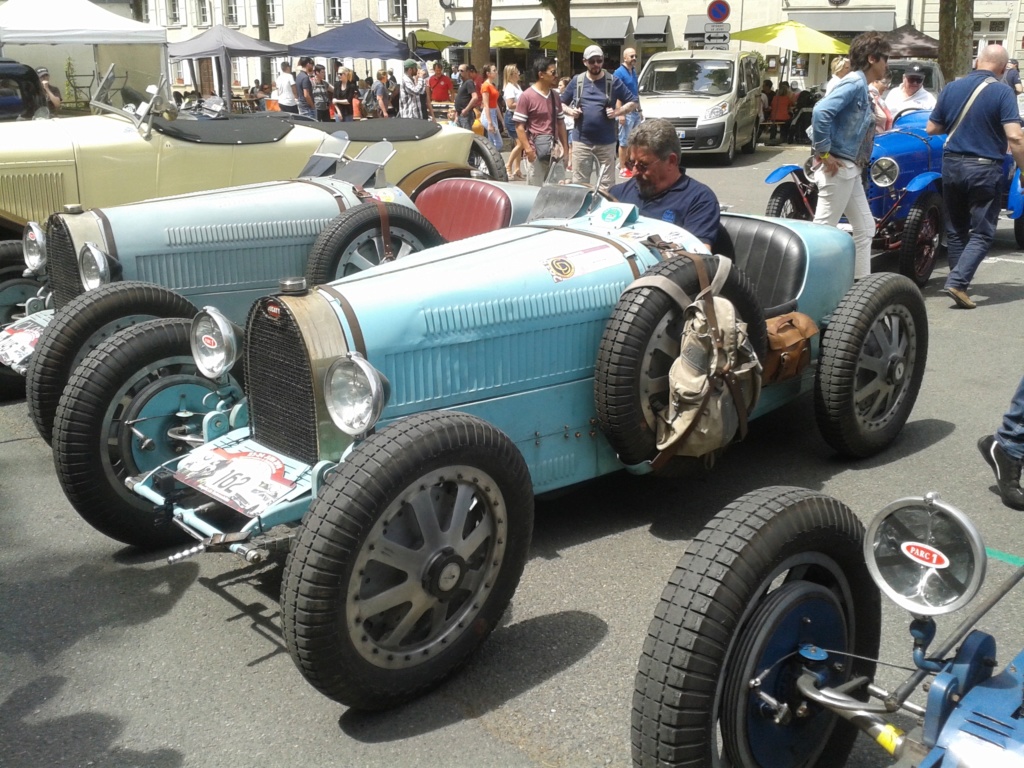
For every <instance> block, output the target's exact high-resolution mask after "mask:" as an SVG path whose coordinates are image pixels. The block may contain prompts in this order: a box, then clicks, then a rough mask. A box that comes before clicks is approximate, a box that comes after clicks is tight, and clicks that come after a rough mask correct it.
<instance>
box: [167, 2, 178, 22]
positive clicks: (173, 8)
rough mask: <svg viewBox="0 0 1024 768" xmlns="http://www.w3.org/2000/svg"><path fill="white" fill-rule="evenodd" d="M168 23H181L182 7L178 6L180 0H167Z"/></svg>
mask: <svg viewBox="0 0 1024 768" xmlns="http://www.w3.org/2000/svg"><path fill="white" fill-rule="evenodd" d="M167 23H168V24H172V25H173V24H181V9H180V8H178V0H167Z"/></svg>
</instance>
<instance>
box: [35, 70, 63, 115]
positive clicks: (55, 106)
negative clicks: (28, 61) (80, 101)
mask: <svg viewBox="0 0 1024 768" xmlns="http://www.w3.org/2000/svg"><path fill="white" fill-rule="evenodd" d="M36 74H37V75H39V82H40V83H41V84H42V86H43V93H45V94H46V100H47V102H49V107H50V111H51V112H60V105H61V98H60V91H59V90H57V88H56V86H53V85H50V70H48V69H47V68H46V67H39V68H38V69H37V70H36Z"/></svg>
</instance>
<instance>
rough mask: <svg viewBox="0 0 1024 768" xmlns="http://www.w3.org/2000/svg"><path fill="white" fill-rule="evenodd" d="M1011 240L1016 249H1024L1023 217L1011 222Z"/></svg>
mask: <svg viewBox="0 0 1024 768" xmlns="http://www.w3.org/2000/svg"><path fill="white" fill-rule="evenodd" d="M1013 239H1014V240H1016V241H1017V247H1018V248H1024V216H1021V217H1020V218H1016V219H1014V220H1013Z"/></svg>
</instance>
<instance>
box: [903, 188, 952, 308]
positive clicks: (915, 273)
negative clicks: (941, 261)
mask: <svg viewBox="0 0 1024 768" xmlns="http://www.w3.org/2000/svg"><path fill="white" fill-rule="evenodd" d="M942 231H943V213H942V196H941V195H939V194H937V193H935V192H927V193H925V194H923V195H921V196H920V197H919V198H917V200H916V201H914V204H913V205H912V206H911V208H910V212H909V213H908V214H907V220H906V222H905V223H904V225H903V237H902V239H901V241H900V274H901V275H906V276H907V277H909V278H910V279H911V280H913V281H914V283H916V284H917V285H918V286H919V287H921V288H924V287H925V286H926V285H927V284H928V279H929V278H930V277H931V276H932V270H933V269H934V268H935V256H936V254H937V253H938V251H939V245H940V243H941V242H942Z"/></svg>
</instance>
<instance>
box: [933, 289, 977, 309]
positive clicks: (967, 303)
mask: <svg viewBox="0 0 1024 768" xmlns="http://www.w3.org/2000/svg"><path fill="white" fill-rule="evenodd" d="M942 292H943V293H944V294H946V295H947V296H949V297H950V298H951V299H953V301H954V302H956V305H957V306H958V307H960V309H974V308H975V307H976V306H978V305H977V304H975V303H974V302H973V301H971V297H970V296H968V295H967V292H966V291H963V290H961V289H960V288H954V287H953V286H951V285H947V286H946V287H945V288H943V289H942Z"/></svg>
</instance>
